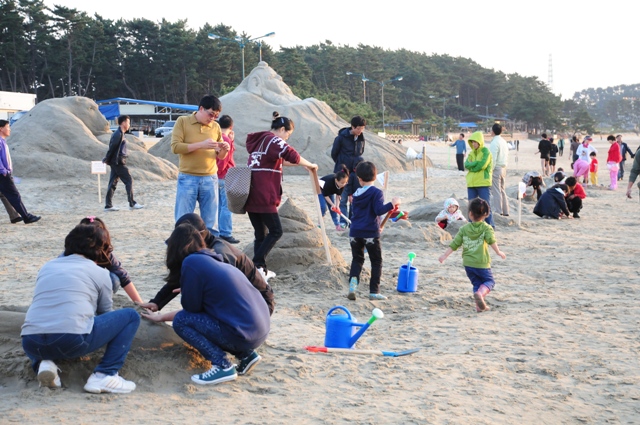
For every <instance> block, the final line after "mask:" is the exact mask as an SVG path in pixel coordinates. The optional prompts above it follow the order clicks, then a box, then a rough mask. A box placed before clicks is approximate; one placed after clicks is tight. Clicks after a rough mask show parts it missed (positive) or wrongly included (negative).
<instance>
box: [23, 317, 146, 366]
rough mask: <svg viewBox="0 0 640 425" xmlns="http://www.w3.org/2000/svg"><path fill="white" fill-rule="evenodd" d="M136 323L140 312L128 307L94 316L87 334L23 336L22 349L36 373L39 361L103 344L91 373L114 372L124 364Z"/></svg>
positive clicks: (78, 353)
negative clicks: (98, 361) (100, 356)
mask: <svg viewBox="0 0 640 425" xmlns="http://www.w3.org/2000/svg"><path fill="white" fill-rule="evenodd" d="M139 325H140V315H139V314H138V313H137V312H136V311H135V310H134V309H132V308H123V309H120V310H115V311H110V312H109V313H104V314H101V315H100V316H96V317H94V319H93V329H92V330H91V333H88V334H65V333H62V334H37V335H24V336H23V337H22V348H23V349H24V352H25V353H27V357H29V359H30V360H31V367H33V370H34V372H36V373H38V366H39V365H40V361H41V360H61V359H75V358H78V357H82V356H86V355H87V354H89V353H93V352H94V351H96V350H98V349H100V348H101V347H103V346H105V345H106V346H107V349H106V350H105V352H104V356H103V357H102V360H100V363H99V364H98V366H96V368H95V369H94V372H101V373H104V374H105V375H115V374H116V373H118V371H119V370H120V369H121V368H122V365H124V361H125V359H126V358H127V354H128V353H129V349H130V348H131V342H132V341H133V337H134V336H135V335H136V331H137V330H138V326H139Z"/></svg>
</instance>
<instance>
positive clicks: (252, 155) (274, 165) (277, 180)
mask: <svg viewBox="0 0 640 425" xmlns="http://www.w3.org/2000/svg"><path fill="white" fill-rule="evenodd" d="M294 128H295V125H294V123H293V121H292V120H290V119H289V118H286V117H281V116H280V114H279V113H278V112H274V113H273V121H271V129H270V131H259V132H256V133H250V134H249V135H247V142H246V147H247V152H248V153H249V158H248V160H247V165H248V167H249V168H250V169H251V189H250V191H249V197H248V198H247V202H246V203H245V205H244V209H245V211H246V212H247V213H248V214H249V220H250V221H251V225H252V226H253V230H254V235H255V241H254V243H253V248H254V250H253V263H254V264H255V266H256V268H257V270H258V272H260V274H262V275H263V277H264V278H265V280H267V281H268V280H269V279H270V278H272V277H275V276H276V274H275V272H273V271H272V270H269V269H268V267H267V261H266V260H267V255H268V254H269V252H271V250H272V249H273V247H274V246H275V244H276V242H278V239H280V238H281V237H282V225H281V224H280V216H278V206H280V201H281V200H282V166H283V164H285V163H286V164H288V165H300V166H303V167H305V168H306V169H307V170H309V171H315V170H317V169H318V165H317V164H312V163H311V162H309V161H307V160H306V159H304V158H303V157H301V156H300V154H299V153H298V152H297V151H296V150H295V149H294V148H293V147H291V146H290V145H288V144H287V142H286V141H287V139H289V137H290V136H291V133H293V130H294ZM316 177H317V176H316ZM314 196H315V195H314Z"/></svg>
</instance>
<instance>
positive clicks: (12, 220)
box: [11, 217, 22, 224]
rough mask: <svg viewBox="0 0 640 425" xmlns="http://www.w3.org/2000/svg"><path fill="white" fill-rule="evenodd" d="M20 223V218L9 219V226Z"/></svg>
mask: <svg viewBox="0 0 640 425" xmlns="http://www.w3.org/2000/svg"><path fill="white" fill-rule="evenodd" d="M21 221H22V217H16V218H12V219H11V224H16V223H20V222H21Z"/></svg>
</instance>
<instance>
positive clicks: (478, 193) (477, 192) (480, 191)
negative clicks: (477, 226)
mask: <svg viewBox="0 0 640 425" xmlns="http://www.w3.org/2000/svg"><path fill="white" fill-rule="evenodd" d="M475 198H481V199H484V200H485V201H487V204H489V216H488V217H487V218H485V219H484V221H486V222H487V224H488V225H489V226H491V227H493V228H494V229H495V227H496V226H495V225H494V224H493V213H492V212H491V186H483V187H468V188H467V199H469V202H471V200H472V199H475Z"/></svg>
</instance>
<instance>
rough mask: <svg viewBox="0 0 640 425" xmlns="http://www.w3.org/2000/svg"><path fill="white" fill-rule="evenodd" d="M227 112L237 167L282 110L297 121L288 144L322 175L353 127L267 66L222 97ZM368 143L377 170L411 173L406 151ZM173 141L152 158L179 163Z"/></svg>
mask: <svg viewBox="0 0 640 425" xmlns="http://www.w3.org/2000/svg"><path fill="white" fill-rule="evenodd" d="M220 100H221V101H222V113H223V114H227V115H230V116H231V117H232V118H233V120H234V131H235V137H236V138H235V140H236V154H235V159H236V163H237V164H240V165H244V164H246V161H247V156H248V154H247V151H246V147H245V141H246V139H247V134H249V133H253V132H256V131H263V130H268V129H269V127H270V126H271V116H272V113H273V112H274V111H277V112H279V113H280V115H282V116H286V117H289V118H291V119H293V121H294V123H295V125H296V129H295V131H294V132H293V135H292V136H291V138H290V139H289V143H290V144H291V145H292V146H293V147H294V148H295V149H296V150H297V151H298V152H299V153H300V154H301V155H302V156H303V157H304V158H306V159H307V160H309V161H311V162H315V163H317V164H318V165H319V167H320V169H319V173H321V175H322V174H323V173H324V174H328V173H330V172H331V171H333V166H334V163H333V160H332V159H331V146H332V144H333V140H334V138H335V137H336V135H337V134H338V130H340V129H341V128H343V127H349V123H348V122H346V121H345V120H343V119H342V118H340V117H339V116H338V115H337V114H336V113H335V112H334V111H333V110H332V109H331V108H330V107H329V105H327V104H326V103H325V102H321V101H319V100H317V99H314V98H309V99H304V100H302V99H300V98H299V97H297V96H295V95H294V94H293V93H292V92H291V89H290V88H289V87H288V86H287V85H286V84H285V83H284V82H283V81H282V78H281V77H280V76H279V75H278V74H277V73H276V72H275V71H274V70H273V69H272V68H271V67H269V65H268V64H267V63H266V62H260V63H259V64H258V66H257V67H256V68H254V69H253V70H252V71H251V73H250V74H249V75H248V76H247V77H246V78H245V79H244V80H243V81H242V83H240V85H239V86H238V87H236V89H235V90H234V91H232V92H231V93H229V94H226V95H224V96H222V97H221V98H220ZM365 137H366V140H367V144H366V148H365V153H364V157H365V159H366V160H368V161H372V162H373V163H375V164H376V165H377V166H378V169H379V170H380V171H384V170H390V171H400V170H406V169H407V164H406V158H405V155H406V149H404V148H403V147H401V146H398V145H396V144H393V143H391V142H389V141H388V140H385V139H383V138H381V137H379V136H377V135H376V134H374V133H371V132H365ZM170 139H171V137H166V138H164V139H162V140H161V141H160V142H158V143H157V144H156V145H155V146H154V147H152V148H151V149H150V150H149V153H152V154H154V155H157V156H159V157H161V158H165V159H167V160H169V161H171V162H173V163H174V164H177V163H178V158H177V155H174V154H172V153H171V140H170ZM287 172H292V173H298V174H303V173H306V171H305V170H304V169H297V168H292V169H291V170H287Z"/></svg>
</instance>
